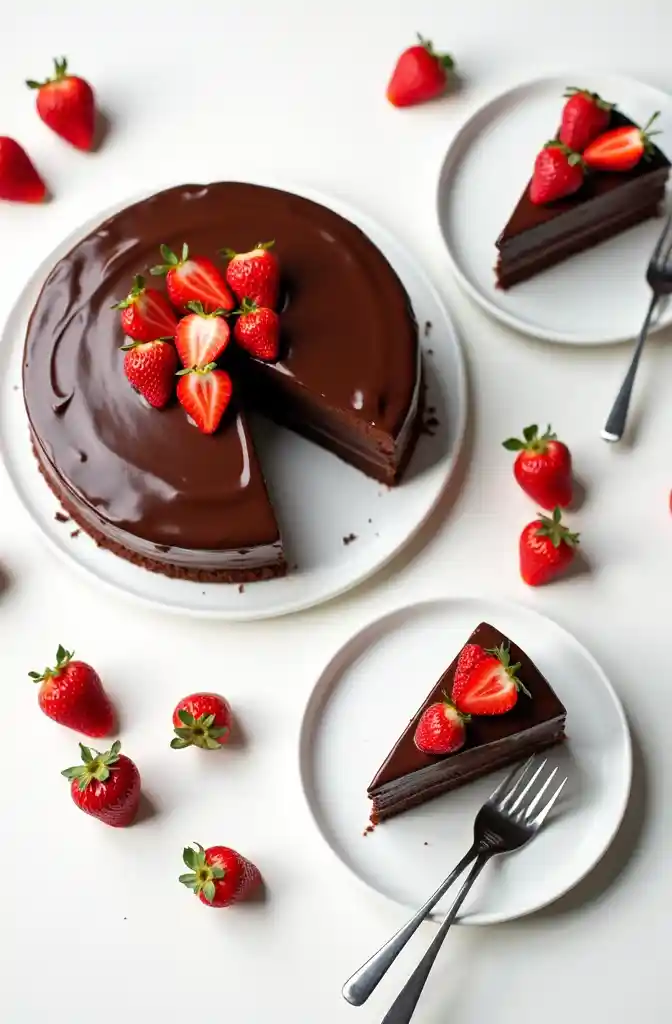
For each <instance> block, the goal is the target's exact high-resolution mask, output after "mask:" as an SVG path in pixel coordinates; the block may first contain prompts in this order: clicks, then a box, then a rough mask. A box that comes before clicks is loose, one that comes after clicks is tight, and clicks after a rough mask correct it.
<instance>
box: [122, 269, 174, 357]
mask: <svg viewBox="0 0 672 1024" xmlns="http://www.w3.org/2000/svg"><path fill="white" fill-rule="evenodd" d="M112 309H119V310H121V329H122V330H123V332H124V334H126V335H128V337H129V338H133V339H134V340H135V341H155V340H156V339H157V338H174V337H175V329H176V327H177V317H176V316H175V313H174V312H173V307H172V306H171V305H170V303H169V302H168V299H167V298H166V297H165V295H164V294H163V293H162V292H160V291H158V289H156V288H147V287H146V286H145V279H144V277H141V276H140V275H139V274H138V275H137V277H135V278H134V279H133V287H132V288H131V290H130V292H129V293H128V295H127V296H126V298H125V299H122V300H121V302H117V303H116V304H115V305H114V306H112Z"/></svg>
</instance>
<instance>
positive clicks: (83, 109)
mask: <svg viewBox="0 0 672 1024" xmlns="http://www.w3.org/2000/svg"><path fill="white" fill-rule="evenodd" d="M54 71H55V73H54V77H53V78H48V79H47V80H46V82H33V81H32V80H31V79H29V80H28V81H27V82H26V85H27V86H29V88H31V89H37V90H38V93H37V112H38V114H39V115H40V117H41V118H42V120H43V121H44V123H45V124H46V125H48V126H49V128H51V129H52V131H55V132H56V134H57V135H60V136H61V138H62V139H65V140H66V142H70V143H71V144H72V145H73V146H76V147H77V149H91V147H92V146H93V134H94V130H95V127H96V101H95V99H94V95H93V89H92V88H91V86H90V85H89V83H88V82H85V81H84V79H83V78H77V76H76V75H69V74H68V73H67V72H68V62H67V60H66V59H65V57H61V59H60V60H58V58H55V59H54Z"/></svg>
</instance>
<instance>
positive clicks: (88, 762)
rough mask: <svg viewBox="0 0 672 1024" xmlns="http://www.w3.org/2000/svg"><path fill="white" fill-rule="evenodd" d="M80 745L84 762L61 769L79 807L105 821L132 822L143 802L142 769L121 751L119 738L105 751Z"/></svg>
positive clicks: (122, 823)
mask: <svg viewBox="0 0 672 1024" xmlns="http://www.w3.org/2000/svg"><path fill="white" fill-rule="evenodd" d="M79 749H80V751H81V754H82V764H78V765H76V766H75V767H74V768H66V769H65V771H63V772H61V775H64V776H65V777H66V779H70V793H71V796H72V799H73V800H74V801H75V803H76V804H77V806H78V807H79V808H80V810H82V811H85V812H86V814H90V815H92V816H93V817H94V818H98V819H99V820H100V821H103V822H105V824H106V825H112V826H113V827H115V828H124V827H125V826H126V825H130V824H131V823H132V822H133V821H134V819H135V816H136V814H137V813H138V806H139V804H140V772H139V771H138V769H137V768H136V766H135V765H134V764H133V762H132V761H131V759H130V757H126V755H125V754H120V753H119V751H120V750H121V743H120V742H119V740H117V741H116V742H115V743H113V744H112V747H111V749H110V750H108V751H106V753H104V754H101V753H100V752H99V751H98V750H89V748H88V747H85V746H84V745H83V744H82V743H80V745H79Z"/></svg>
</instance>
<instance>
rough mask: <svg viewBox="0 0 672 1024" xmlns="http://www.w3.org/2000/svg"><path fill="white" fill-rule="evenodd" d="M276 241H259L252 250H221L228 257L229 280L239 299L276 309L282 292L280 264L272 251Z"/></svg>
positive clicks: (227, 276)
mask: <svg viewBox="0 0 672 1024" xmlns="http://www.w3.org/2000/svg"><path fill="white" fill-rule="evenodd" d="M274 244H275V243H274V242H259V244H258V245H256V246H255V247H254V249H252V250H250V252H234V250H233V249H221V250H220V252H221V255H222V256H226V257H227V258H228V260H229V262H228V265H227V268H226V281H227V284H228V285H229V288H231V290H232V292H233V294H234V295H235V296H236V298H237V299H238V301H239V302H242V301H243V299H248V300H249V301H250V302H255V303H256V304H257V306H265V307H267V308H268V309H275V307H276V305H277V303H278V295H279V293H280V265H279V263H278V261H277V259H276V258H275V256H274V255H273V253H272V252H271V251H270V250H271V249H272V247H273V246H274Z"/></svg>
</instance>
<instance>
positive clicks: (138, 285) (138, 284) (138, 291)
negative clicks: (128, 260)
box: [110, 274, 145, 309]
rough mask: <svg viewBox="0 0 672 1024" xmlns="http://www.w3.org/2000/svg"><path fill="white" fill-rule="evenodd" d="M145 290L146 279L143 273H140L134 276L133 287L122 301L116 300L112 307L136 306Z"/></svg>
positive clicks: (125, 307) (126, 307)
mask: <svg viewBox="0 0 672 1024" xmlns="http://www.w3.org/2000/svg"><path fill="white" fill-rule="evenodd" d="M144 292H145V279H144V277H142V275H141V274H138V275H137V276H136V277H134V278H133V287H132V288H131V290H130V292H129V293H128V295H127V296H126V298H125V299H122V300H121V302H115V303H114V305H113V306H110V309H128V307H129V306H134V305H135V303H136V302H137V301H138V299H139V298H140V296H141V295H143V294H144Z"/></svg>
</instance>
